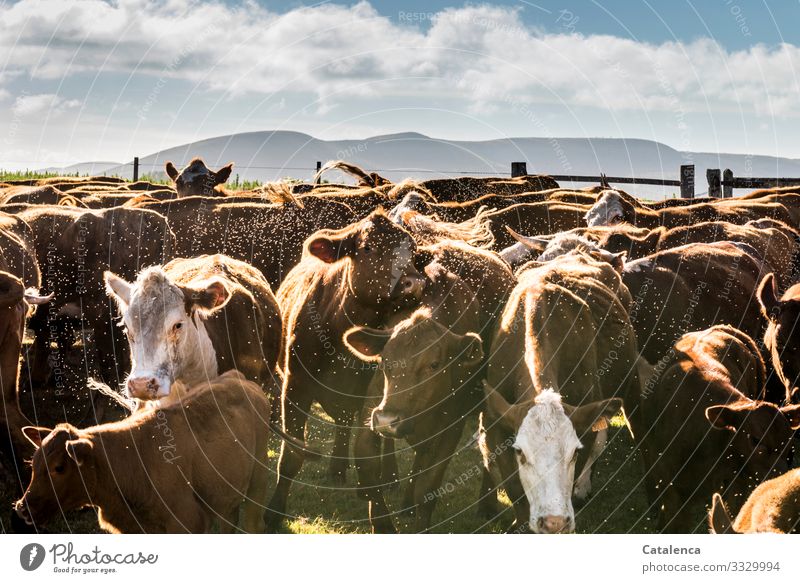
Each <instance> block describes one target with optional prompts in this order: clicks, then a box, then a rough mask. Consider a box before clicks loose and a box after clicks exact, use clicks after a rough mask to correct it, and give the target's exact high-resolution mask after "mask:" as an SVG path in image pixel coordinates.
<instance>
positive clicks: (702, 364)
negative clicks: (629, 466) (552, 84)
mask: <svg viewBox="0 0 800 583" xmlns="http://www.w3.org/2000/svg"><path fill="white" fill-rule="evenodd" d="M765 374H766V373H765V369H764V363H763V361H762V360H761V355H760V353H759V351H758V347H757V346H756V345H755V343H754V342H753V340H752V339H751V338H750V337H749V336H747V335H746V334H744V333H743V332H741V331H739V330H737V329H735V328H733V327H730V326H714V327H712V328H710V329H708V330H703V331H701V332H692V333H689V334H686V335H684V336H683V337H682V338H681V339H680V340H679V341H678V342H677V343H676V344H675V346H674V348H673V349H672V350H671V351H670V352H669V353H668V354H667V355H665V356H664V358H663V359H662V360H661V361H659V363H658V364H657V365H656V366H655V367H653V369H652V376H650V378H648V379H646V380H645V382H644V383H643V390H642V399H641V409H642V423H643V427H644V428H645V430H644V431H643V432H642V434H641V446H642V459H643V461H644V464H645V485H646V486H647V492H648V497H649V498H650V502H651V504H652V505H653V507H654V508H656V509H657V510H658V512H659V519H658V527H659V529H661V530H665V531H669V532H678V533H680V532H683V533H687V532H694V531H695V530H696V529H697V528H698V526H699V525H701V524H702V523H703V522H704V520H703V514H704V513H702V512H696V511H695V508H694V505H695V503H697V502H701V503H705V502H706V501H707V500H709V498H710V497H711V495H712V494H713V493H714V492H718V491H722V492H724V493H725V497H726V498H727V499H728V500H733V501H734V503H735V506H736V509H737V510H738V508H739V507H740V506H741V504H742V503H743V502H744V498H745V497H746V496H747V493H748V492H749V491H750V490H751V489H752V488H753V486H754V485H755V484H758V483H759V482H761V481H762V480H765V479H767V478H769V477H772V476H777V475H780V474H782V473H784V472H786V471H787V470H788V469H789V464H790V462H791V459H792V456H793V443H792V442H793V436H794V431H795V430H796V429H797V428H798V427H800V408H799V407H798V406H796V405H793V406H787V407H783V408H780V407H778V406H777V405H775V404H773V403H768V402H766V401H762V400H760V399H761V398H762V396H763V390H764V386H763V379H764V377H765Z"/></svg>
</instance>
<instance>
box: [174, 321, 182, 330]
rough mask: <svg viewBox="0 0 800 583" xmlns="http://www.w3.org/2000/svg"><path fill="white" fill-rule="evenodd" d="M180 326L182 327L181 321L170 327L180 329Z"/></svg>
mask: <svg viewBox="0 0 800 583" xmlns="http://www.w3.org/2000/svg"><path fill="white" fill-rule="evenodd" d="M181 328H183V322H178V323H177V324H175V325H174V326H173V327H172V329H173V330H180V329H181Z"/></svg>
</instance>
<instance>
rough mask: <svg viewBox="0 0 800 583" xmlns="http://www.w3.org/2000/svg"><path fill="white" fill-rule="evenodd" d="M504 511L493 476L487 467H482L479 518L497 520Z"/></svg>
mask: <svg viewBox="0 0 800 583" xmlns="http://www.w3.org/2000/svg"><path fill="white" fill-rule="evenodd" d="M501 511H502V509H501V508H500V502H498V500H497V486H496V485H495V483H494V478H492V474H491V473H490V472H489V470H487V469H486V468H485V467H483V466H481V491H480V498H479V499H478V516H481V517H483V518H485V519H487V520H493V519H495V518H497V516H498V515H499V514H500V512H501Z"/></svg>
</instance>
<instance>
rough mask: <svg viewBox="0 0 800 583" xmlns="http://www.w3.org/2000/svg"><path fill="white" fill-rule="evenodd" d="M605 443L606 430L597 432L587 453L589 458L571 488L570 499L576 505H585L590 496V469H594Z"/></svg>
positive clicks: (606, 437)
mask: <svg viewBox="0 0 800 583" xmlns="http://www.w3.org/2000/svg"><path fill="white" fill-rule="evenodd" d="M607 441H608V429H603V430H602V431H598V432H597V435H596V436H595V439H594V443H593V444H592V449H591V451H590V452H589V457H588V459H587V460H586V463H585V464H584V466H583V468H581V472H580V474H579V475H578V478H577V479H576V480H575V485H574V486H573V488H572V497H573V500H575V502H576V503H577V504H585V503H586V501H587V500H588V498H589V496H591V494H592V469H593V467H594V462H596V461H597V458H599V457H600V454H602V453H603V449H604V448H605V446H606V442H607Z"/></svg>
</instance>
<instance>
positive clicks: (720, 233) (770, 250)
mask: <svg viewBox="0 0 800 583" xmlns="http://www.w3.org/2000/svg"><path fill="white" fill-rule="evenodd" d="M796 235H797V233H796V232H794V231H793V229H791V228H790V227H788V226H786V225H784V224H783V223H778V222H777V221H772V220H771V219H763V220H761V221H754V222H751V223H747V224H744V225H734V224H731V223H728V222H719V221H718V222H707V223H698V224H696V225H687V226H683V227H675V228H674V229H667V228H665V227H658V228H656V229H652V230H647V229H625V228H623V229H614V230H611V231H608V232H606V233H605V234H602V235H600V236H599V239H598V245H599V246H600V247H602V248H603V249H606V250H608V251H611V252H612V253H619V252H622V251H624V252H625V253H626V254H627V258H628V259H629V260H632V259H641V258H642V257H645V256H647V255H651V254H653V253H657V252H658V251H663V250H664V249H672V248H675V247H680V246H681V245H686V244H688V243H713V242H715V241H732V242H738V243H747V244H748V245H750V246H751V247H753V249H755V250H756V251H757V252H758V254H759V255H760V256H761V257H762V258H763V260H764V263H765V269H766V271H772V272H774V273H775V274H776V276H777V277H778V280H779V282H780V284H781V285H782V286H784V285H787V284H788V283H789V282H790V281H791V280H792V279H793V278H794V275H795V267H796V265H797V255H798V253H799V252H800V249H798V246H797V243H796V241H795V238H794V237H795V236H796Z"/></svg>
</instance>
